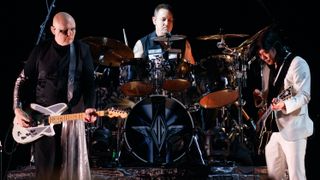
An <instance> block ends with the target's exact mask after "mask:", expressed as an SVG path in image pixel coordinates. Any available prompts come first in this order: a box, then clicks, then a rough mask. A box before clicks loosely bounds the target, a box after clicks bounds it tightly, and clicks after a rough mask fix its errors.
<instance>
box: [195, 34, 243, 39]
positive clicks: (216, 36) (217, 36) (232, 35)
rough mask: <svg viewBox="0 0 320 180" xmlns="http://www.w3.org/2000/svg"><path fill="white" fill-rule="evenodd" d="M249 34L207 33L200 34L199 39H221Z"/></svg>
mask: <svg viewBox="0 0 320 180" xmlns="http://www.w3.org/2000/svg"><path fill="white" fill-rule="evenodd" d="M247 36H249V35H248V34H215V35H205V36H199V37H198V38H197V39H199V40H220V39H229V38H242V37H247Z"/></svg>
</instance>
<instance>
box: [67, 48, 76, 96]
mask: <svg viewBox="0 0 320 180" xmlns="http://www.w3.org/2000/svg"><path fill="white" fill-rule="evenodd" d="M75 72H76V54H75V48H74V44H73V43H72V44H70V62H69V74H68V101H69V102H70V101H71V99H72V97H73V90H74V77H75Z"/></svg>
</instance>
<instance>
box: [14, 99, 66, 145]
mask: <svg viewBox="0 0 320 180" xmlns="http://www.w3.org/2000/svg"><path fill="white" fill-rule="evenodd" d="M30 107H31V109H32V110H34V111H37V112H40V113H42V114H43V115H47V116H51V115H52V116H53V115H61V114H62V113H63V112H64V111H65V110H67V108H68V106H67V105H66V104H65V103H58V104H54V105H52V106H48V107H43V106H41V105H38V104H34V103H33V104H31V105H30ZM54 135H55V132H54V129H53V124H50V125H44V124H41V125H38V126H35V127H28V128H24V127H21V126H19V125H18V124H14V126H13V129H12V136H13V139H14V140H15V141H16V142H17V143H20V144H27V143H30V142H32V141H35V140H37V139H39V138H40V137H42V136H54Z"/></svg>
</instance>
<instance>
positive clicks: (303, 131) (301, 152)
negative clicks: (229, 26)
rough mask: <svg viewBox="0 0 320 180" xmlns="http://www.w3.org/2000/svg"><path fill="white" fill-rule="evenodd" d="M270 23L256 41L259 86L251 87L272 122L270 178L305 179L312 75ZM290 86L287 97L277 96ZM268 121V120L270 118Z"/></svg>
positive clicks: (268, 149) (267, 149)
mask: <svg viewBox="0 0 320 180" xmlns="http://www.w3.org/2000/svg"><path fill="white" fill-rule="evenodd" d="M279 30H280V29H279V28H278V27H276V26H270V27H269V28H267V29H266V30H265V31H264V32H262V33H261V34H260V35H259V37H258V38H257V39H256V42H255V50H254V52H256V53H257V56H258V57H259V58H260V59H261V60H262V61H263V63H264V67H263V69H262V72H263V74H262V90H261V91H260V90H257V89H255V90H254V93H253V95H254V99H255V104H256V105H257V106H262V105H263V104H267V106H269V107H270V108H271V110H272V111H271V112H272V113H271V117H273V118H271V119H273V121H271V123H272V122H274V125H273V126H272V125H270V127H272V128H271V129H272V132H273V133H272V135H271V137H270V140H269V141H268V143H267V145H266V147H265V157H266V163H267V168H268V176H269V178H270V179H276V180H278V179H279V180H280V179H283V178H284V176H286V172H287V175H289V179H290V180H304V179H306V173H305V154H306V146H307V137H309V136H311V135H312V134H313V121H312V120H311V119H310V118H309V114H308V103H309V101H310V86H311V77H310V69H309V66H308V64H307V62H306V61H305V60H304V59H303V58H302V57H300V56H297V55H295V54H294V53H292V52H290V50H289V48H288V47H287V46H286V45H284V43H285V41H284V39H283V38H282V36H281V34H280V33H279V32H280V31H279ZM289 87H292V88H291V89H290V90H291V93H292V96H291V97H290V98H286V99H285V98H282V99H281V98H277V96H278V95H279V93H280V92H283V91H284V90H286V89H288V88H289ZM269 122H270V121H269Z"/></svg>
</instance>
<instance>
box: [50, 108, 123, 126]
mask: <svg viewBox="0 0 320 180" xmlns="http://www.w3.org/2000/svg"><path fill="white" fill-rule="evenodd" d="M96 114H97V116H99V117H101V116H108V117H110V118H112V117H121V118H126V117H127V112H125V111H121V110H116V109H108V110H105V111H96ZM84 115H85V113H74V114H63V115H57V116H49V118H48V122H49V124H59V123H62V122H63V121H70V120H77V119H83V118H84Z"/></svg>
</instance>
